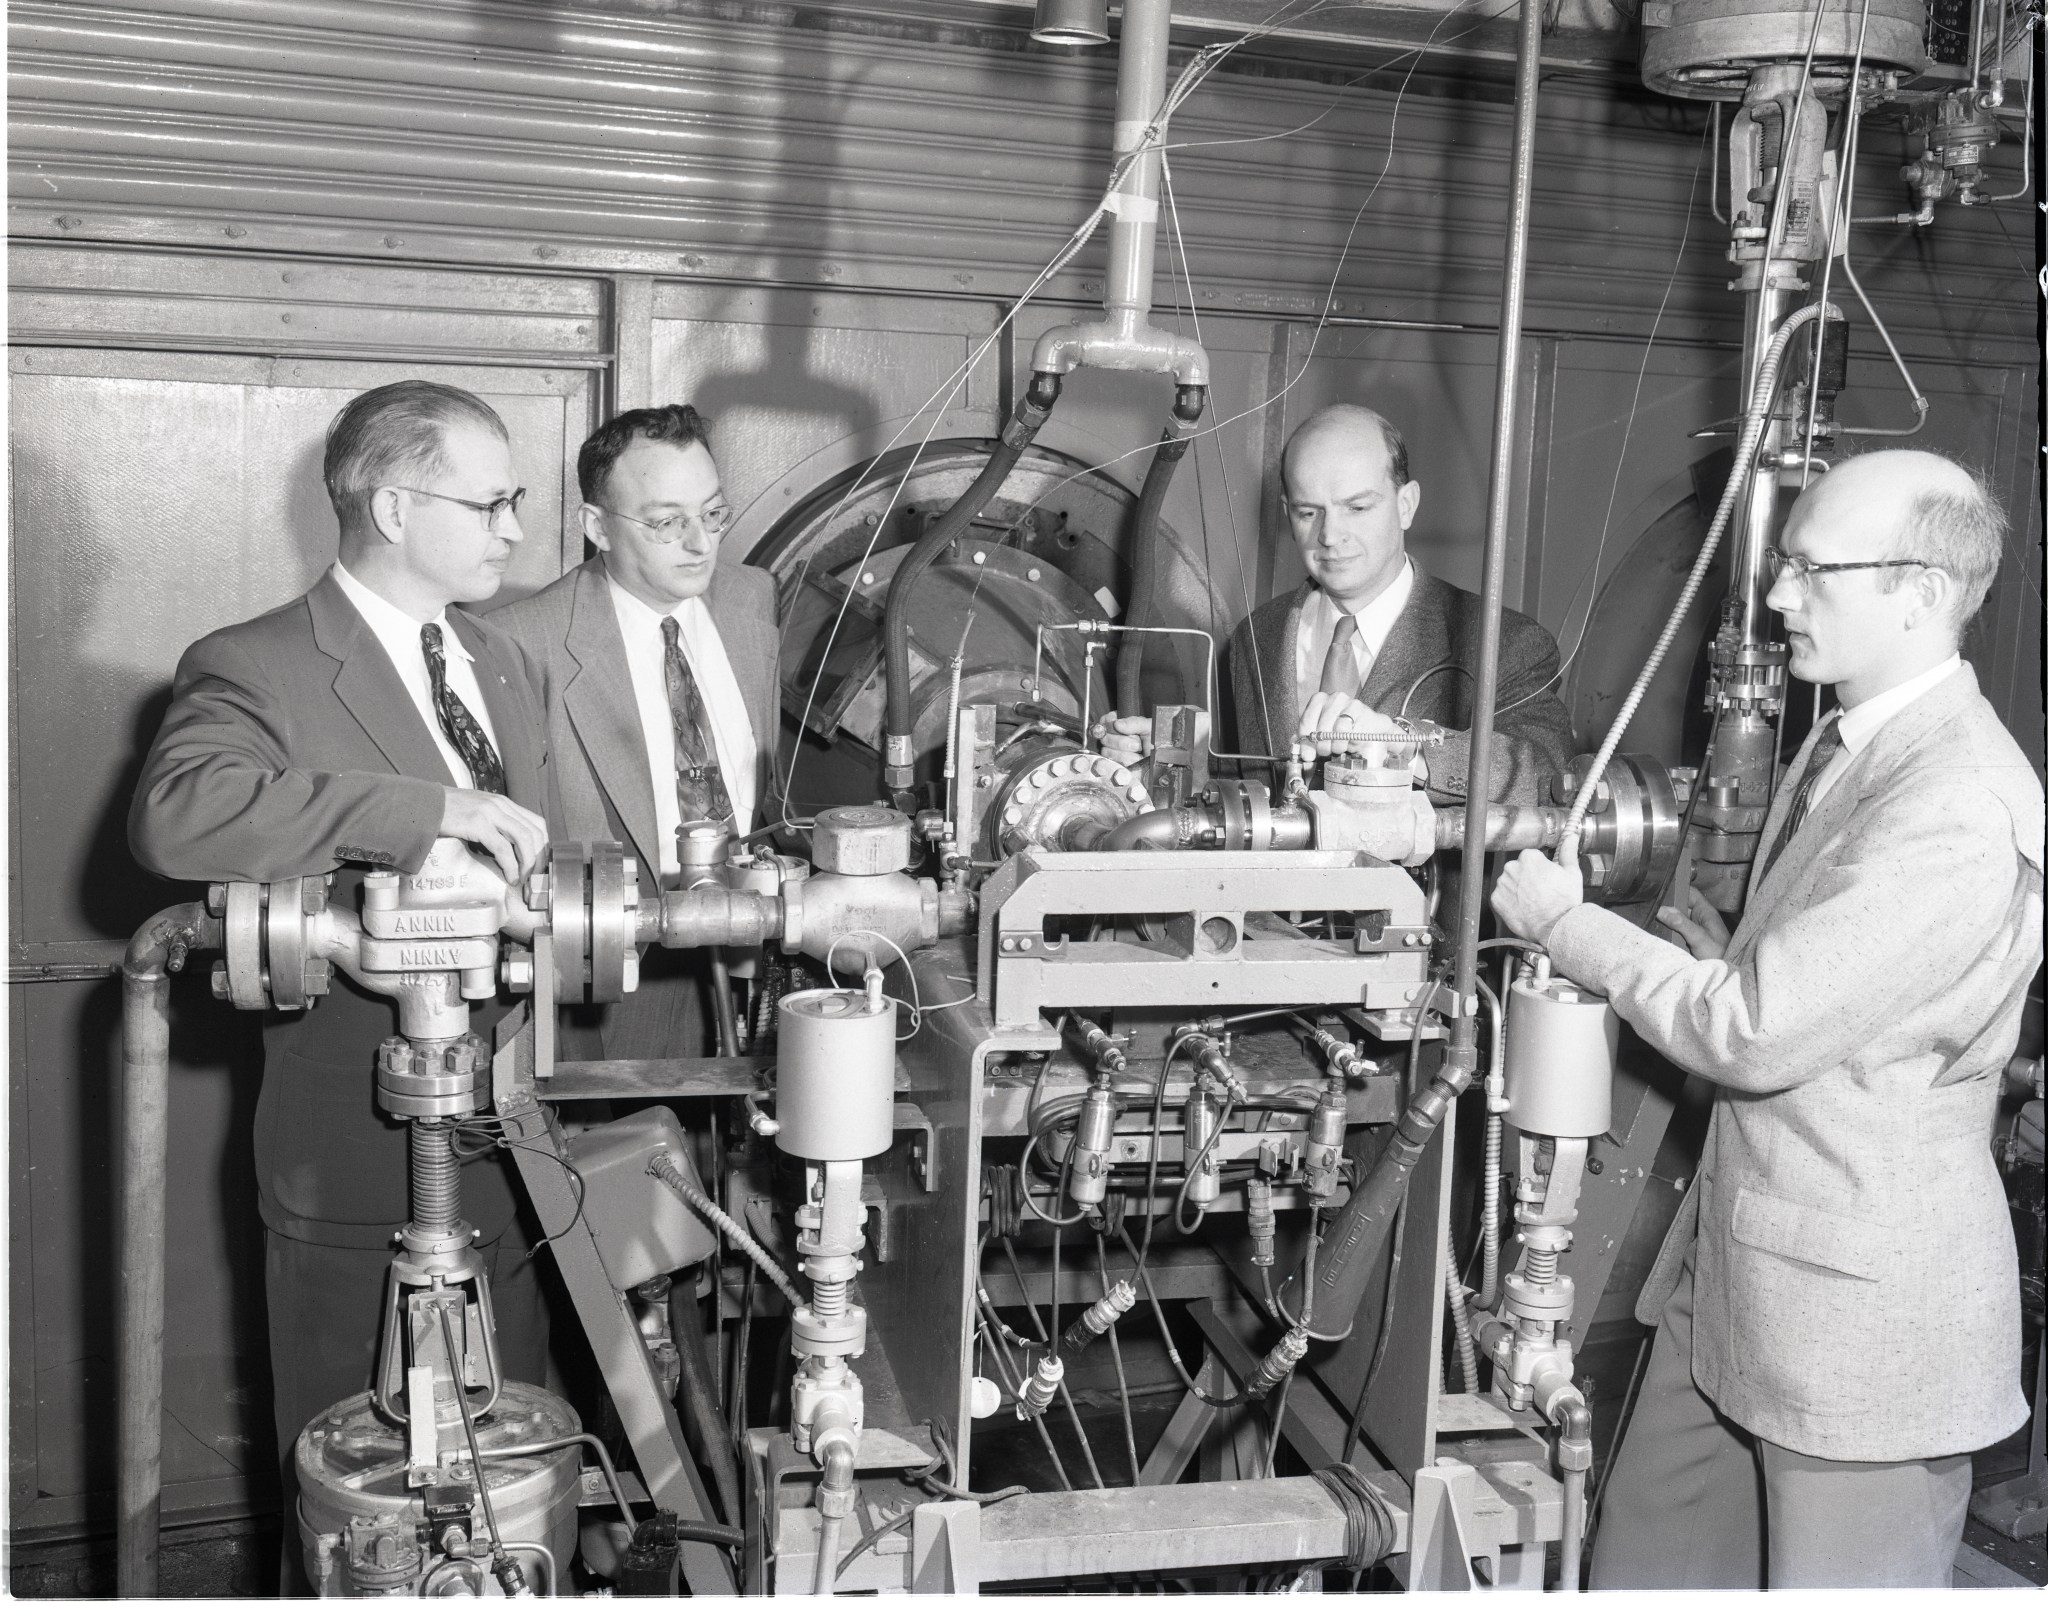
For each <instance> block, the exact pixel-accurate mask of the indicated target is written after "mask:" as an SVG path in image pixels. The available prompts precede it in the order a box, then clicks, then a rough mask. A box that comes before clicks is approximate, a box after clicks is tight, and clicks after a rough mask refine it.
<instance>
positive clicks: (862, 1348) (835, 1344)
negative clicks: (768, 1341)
mask: <svg viewBox="0 0 2048 1607" xmlns="http://www.w3.org/2000/svg"><path fill="white" fill-rule="evenodd" d="M789 1326H790V1332H789V1348H790V1349H791V1350H792V1351H794V1352H795V1353H796V1354H797V1355H799V1356H859V1355H863V1354H865V1353H866V1351H867V1348H868V1314H867V1311H866V1309H865V1308H863V1307H861V1306H848V1307H847V1308H846V1310H845V1311H844V1312H842V1313H841V1314H840V1315H839V1316H837V1317H820V1316H819V1315H818V1314H817V1312H816V1311H814V1310H813V1309H812V1308H811V1307H810V1306H809V1305H808V1304H806V1305H801V1306H798V1307H797V1308H796V1310H795V1311H794V1312H793V1313H792V1314H791V1316H790V1325H789Z"/></svg>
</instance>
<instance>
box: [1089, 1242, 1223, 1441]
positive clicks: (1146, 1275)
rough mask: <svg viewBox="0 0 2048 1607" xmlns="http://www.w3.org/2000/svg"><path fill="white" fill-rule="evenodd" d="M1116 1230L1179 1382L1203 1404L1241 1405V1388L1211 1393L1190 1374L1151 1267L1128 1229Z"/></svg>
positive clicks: (1217, 1405) (1219, 1405)
mask: <svg viewBox="0 0 2048 1607" xmlns="http://www.w3.org/2000/svg"><path fill="white" fill-rule="evenodd" d="M1117 1233H1118V1235H1119V1236H1120V1237H1121V1238H1122V1239H1123V1241H1124V1248H1125V1249H1126V1250H1127V1251H1129V1252H1130V1256H1131V1259H1132V1260H1133V1261H1134V1262H1136V1263H1137V1271H1138V1281H1139V1282H1140V1283H1141V1284H1143V1285H1144V1287H1145V1299H1146V1301H1147V1302H1148V1303H1149V1304H1150V1305H1151V1307H1152V1320H1153V1322H1154V1323H1155V1324H1157V1326H1158V1328H1159V1338H1160V1340H1161V1342H1162V1343H1163V1344H1164V1345H1165V1346H1166V1359H1167V1360H1168V1361H1169V1362H1171V1363H1172V1364H1173V1370H1174V1372H1175V1373H1176V1374H1177V1375H1178V1376H1179V1378H1180V1381H1181V1384H1182V1385H1183V1386H1184V1387H1185V1388H1186V1389H1187V1391H1188V1393H1189V1394H1191V1395H1193V1396H1194V1397H1195V1399H1196V1400H1198V1401H1200V1402H1201V1403H1202V1404H1203V1405H1204V1406H1216V1407H1229V1406H1242V1405H1243V1404H1244V1403H1245V1402H1246V1401H1247V1400H1248V1399H1250V1397H1249V1396H1248V1395H1247V1394H1246V1393H1245V1392H1244V1391H1243V1390H1242V1389H1238V1390H1233V1391H1232V1392H1231V1393H1230V1394H1228V1395H1211V1394H1210V1393H1209V1392H1208V1391H1207V1390H1205V1389H1203V1388H1202V1386H1201V1385H1200V1384H1198V1383H1197V1382H1196V1381H1195V1378H1194V1375H1193V1374H1192V1373H1190V1372H1189V1371H1188V1368H1187V1363H1186V1362H1185V1361H1183V1360H1182V1359H1181V1354H1180V1347H1179V1346H1177V1345H1175V1344H1174V1342H1173V1330H1172V1329H1170V1328H1169V1327H1168V1326H1167V1324H1166V1308H1165V1307H1164V1306H1162V1305H1160V1303H1159V1292H1158V1290H1156V1289H1154V1288H1153V1287H1152V1272H1151V1269H1150V1268H1149V1267H1147V1266H1146V1265H1145V1263H1144V1260H1143V1258H1142V1257H1141V1256H1140V1255H1139V1254H1138V1247H1137V1246H1136V1245H1134V1244H1133V1243H1131V1235H1130V1230H1129V1229H1128V1228H1126V1227H1124V1226H1123V1225H1122V1224H1121V1223H1119V1224H1118V1226H1117Z"/></svg>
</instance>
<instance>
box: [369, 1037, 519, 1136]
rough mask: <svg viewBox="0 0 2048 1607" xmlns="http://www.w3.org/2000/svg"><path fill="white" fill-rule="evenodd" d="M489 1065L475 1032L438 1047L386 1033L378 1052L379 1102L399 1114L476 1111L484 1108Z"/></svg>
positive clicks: (386, 1108)
mask: <svg viewBox="0 0 2048 1607" xmlns="http://www.w3.org/2000/svg"><path fill="white" fill-rule="evenodd" d="M490 1065H491V1057H490V1052H489V1051H488V1050H487V1049H486V1048H485V1047H484V1043H483V1040H482V1039H481V1038H477V1037H475V1036H470V1037H465V1038H458V1039H456V1040H455V1042H453V1043H451V1044H448V1045H447V1046H446V1047H445V1048H442V1049H440V1050H438V1051H436V1050H434V1049H430V1048H422V1047H421V1046H419V1045H418V1044H415V1043H411V1042H409V1041H408V1040H406V1039H404V1038H386V1039H385V1040H384V1042H383V1043H382V1044H381V1045H380V1046H379V1048H378V1051H377V1103H378V1104H379V1105H380V1106H382V1107H383V1108H384V1109H385V1110H387V1111H389V1112H390V1113H391V1114H392V1115H394V1116H473V1115H475V1114H476V1112H478V1111H479V1110H481V1109H483V1094H484V1086H485V1079H486V1078H487V1077H488V1075H489V1072H490Z"/></svg>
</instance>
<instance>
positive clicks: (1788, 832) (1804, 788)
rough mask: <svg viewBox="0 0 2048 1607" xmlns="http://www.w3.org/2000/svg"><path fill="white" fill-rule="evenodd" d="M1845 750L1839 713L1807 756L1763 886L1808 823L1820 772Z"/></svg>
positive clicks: (1767, 858) (1759, 875)
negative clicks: (1797, 832) (1773, 867)
mask: <svg viewBox="0 0 2048 1607" xmlns="http://www.w3.org/2000/svg"><path fill="white" fill-rule="evenodd" d="M1841 749H1842V719H1841V715H1840V714H1839V713H1836V714H1834V715H1832V716H1830V717H1829V719H1828V723H1827V724H1826V725H1825V726H1823V727H1821V733H1820V735H1819V736H1818V737H1817V738H1816V739H1815V740H1814V744H1813V751H1812V752H1810V753H1809V754H1807V756H1806V769H1805V770H1804V771H1802V772H1801V773H1800V776H1799V790H1798V791H1797V792H1795V793H1793V794H1792V807H1791V808H1790V809H1788V810H1786V811H1785V829H1784V830H1783V831H1781V832H1779V833H1778V840H1777V841H1776V842H1774V843H1772V844H1771V851H1770V853H1768V854H1767V855H1765V856H1764V868H1763V869H1762V870H1761V871H1759V872H1758V873H1757V878H1756V879H1757V880H1758V881H1759V882H1761V881H1762V880H1763V879H1764V878H1765V877H1766V876H1768V875H1770V873H1771V867H1772V866H1773V865H1775V864H1777V862H1778V856H1779V855H1780V854H1782V853H1783V852H1784V851H1785V845H1786V844H1787V843H1789V842H1790V841H1791V840H1792V834H1793V833H1794V832H1795V831H1797V830H1798V829H1799V828H1800V826H1801V825H1802V824H1803V823H1804V822H1805V820H1806V811H1807V810H1808V808H1810V807H1811V806H1812V804H1813V788H1814V784H1815V783H1816V782H1818V781H1819V780H1820V777H1821V772H1822V771H1823V770H1825V769H1827V767H1828V764H1829V762H1830V761H1831V760H1832V759H1833V758H1834V756H1835V755H1836V754H1837V753H1839V752H1840V751H1841Z"/></svg>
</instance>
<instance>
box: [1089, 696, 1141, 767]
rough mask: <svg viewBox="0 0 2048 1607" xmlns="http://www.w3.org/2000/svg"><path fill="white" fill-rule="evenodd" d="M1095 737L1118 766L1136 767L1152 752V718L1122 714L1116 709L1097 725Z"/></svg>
mask: <svg viewBox="0 0 2048 1607" xmlns="http://www.w3.org/2000/svg"><path fill="white" fill-rule="evenodd" d="M1093 734H1094V737H1095V740H1096V741H1098V742H1100V743H1101V744H1102V753H1103V757H1104V758H1108V759H1114V760H1116V762H1117V763H1118V764H1123V765H1134V764H1136V763H1138V761H1139V760H1141V759H1143V758H1144V757H1145V755H1146V754H1148V753H1150V752H1151V751H1152V717H1151V716H1150V715H1149V714H1118V713H1117V712H1116V711H1115V710H1114V709H1112V710H1110V712H1109V713H1107V714H1105V715H1104V716H1103V717H1102V718H1101V719H1099V720H1097V721H1096V722H1095V727H1094V732H1093Z"/></svg>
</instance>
